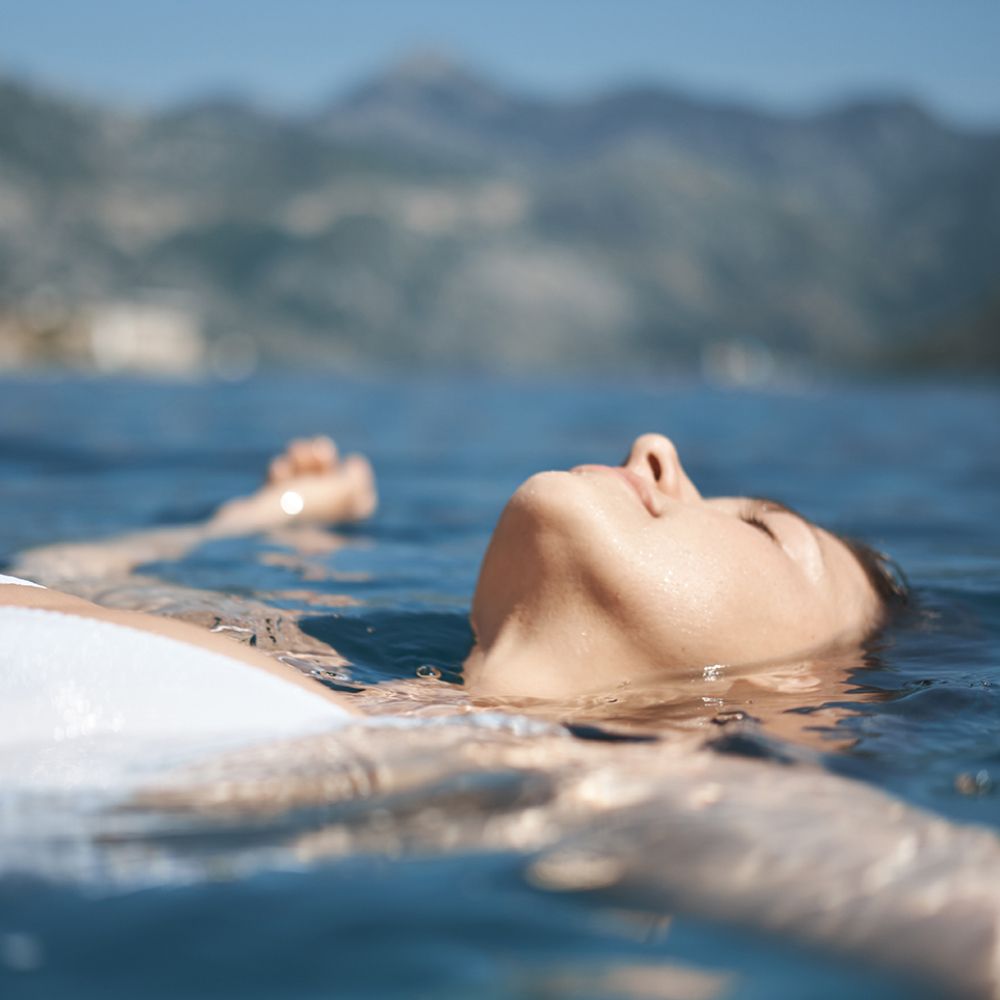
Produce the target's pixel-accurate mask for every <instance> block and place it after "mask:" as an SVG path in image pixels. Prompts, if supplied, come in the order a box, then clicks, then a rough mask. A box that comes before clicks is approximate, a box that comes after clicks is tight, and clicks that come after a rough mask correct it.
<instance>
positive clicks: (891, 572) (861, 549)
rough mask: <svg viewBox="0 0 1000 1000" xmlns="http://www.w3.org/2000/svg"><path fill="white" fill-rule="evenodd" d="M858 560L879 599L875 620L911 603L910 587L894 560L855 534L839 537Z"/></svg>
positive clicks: (881, 620) (901, 609)
mask: <svg viewBox="0 0 1000 1000" xmlns="http://www.w3.org/2000/svg"><path fill="white" fill-rule="evenodd" d="M840 540H841V541H842V542H843V543H844V545H846V546H847V548H848V550H849V551H850V552H851V554H852V555H853V556H854V558H855V559H857V561H858V565H859V566H860V567H861V568H862V570H864V574H865V576H866V577H867V578H868V582H869V584H871V588H872V590H874V591H875V596H876V597H877V598H878V600H879V605H880V608H881V615H880V621H879V624H880V625H882V624H885V623H886V622H887V621H889V620H890V619H891V618H894V617H895V616H896V615H897V614H899V613H900V612H902V611H904V610H906V609H907V608H909V607H911V606H912V604H913V591H912V589H911V588H910V584H909V581H908V580H907V579H906V574H905V573H904V572H903V571H902V570H901V569H900V568H899V565H898V563H896V561H895V560H894V559H893V558H892V557H891V556H887V555H886V554H885V553H884V552H880V551H879V550H878V549H876V548H873V547H872V546H871V545H868V544H867V543H866V542H861V541H858V539H856V538H843V537H842V538H841V539H840Z"/></svg>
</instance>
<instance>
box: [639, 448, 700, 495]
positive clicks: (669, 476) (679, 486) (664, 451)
mask: <svg viewBox="0 0 1000 1000" xmlns="http://www.w3.org/2000/svg"><path fill="white" fill-rule="evenodd" d="M624 465H625V468H626V469H630V470H631V471H632V472H635V473H637V474H638V475H640V476H643V477H644V478H645V479H649V480H651V481H652V483H653V485H655V486H656V488H657V489H658V490H659V491H660V492H661V493H663V494H664V495H665V496H668V497H671V498H672V499H674V500H700V499H701V494H700V493H699V492H698V488H697V487H696V486H695V485H694V483H692V482H691V480H690V479H689V478H688V474H687V473H686V472H685V471H684V466H683V465H681V460H680V457H679V456H678V454H677V448H676V446H675V445H674V443H673V441H671V440H670V438H668V437H664V435H662V434H642V435H640V436H639V437H637V438H636V439H635V441H633V442H632V447H631V449H630V450H629V453H628V458H627V459H625V463H624Z"/></svg>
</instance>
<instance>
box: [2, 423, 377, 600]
mask: <svg viewBox="0 0 1000 1000" xmlns="http://www.w3.org/2000/svg"><path fill="white" fill-rule="evenodd" d="M376 504H377V494H376V491H375V478H374V475H373V473H372V468H371V465H370V464H369V463H368V461H367V459H365V458H363V457H362V456H360V455H348V456H347V457H345V458H343V459H341V458H340V456H339V455H338V453H337V448H336V446H335V445H334V443H333V442H332V441H331V440H330V439H329V438H327V437H317V438H312V439H309V440H297V441H293V442H292V443H291V444H290V445H289V446H288V447H287V448H286V449H285V451H284V452H283V453H282V454H280V455H278V456H277V457H276V458H275V459H274V460H273V461H272V462H271V464H270V467H269V469H268V474H267V479H266V481H265V482H264V484H263V485H262V486H261V488H260V489H258V490H257V491H256V492H255V493H252V494H251V495H249V496H246V497H238V498H236V499H234V500H230V501H228V502H227V503H224V504H223V505H222V506H221V507H219V509H218V510H217V511H216V512H215V513H214V514H213V515H212V516H211V517H209V518H208V520H206V521H203V522H200V523H197V524H190V525H181V526H177V527H169V528H157V529H151V530H146V531H139V532H133V533H130V534H127V535H120V536H117V537H115V538H109V539H106V540H103V541H98V542H86V543H71V544H59V545H49V546H44V547H42V548H37V549H30V550H28V551H27V552H24V553H22V554H21V555H20V556H18V557H17V559H16V560H15V562H14V564H13V565H12V566H11V567H10V572H11V573H12V574H14V575H15V576H21V577H25V578H27V579H29V580H34V581H36V582H38V583H43V584H45V585H46V586H49V587H60V586H64V587H65V586H67V585H68V584H71V583H72V582H73V581H85V580H86V581H93V580H109V579H116V578H118V579H120V578H122V577H126V576H128V575H129V574H130V573H132V571H133V570H134V569H135V568H136V567H137V566H140V565H141V564H143V563H146V562H154V561H157V560H161V559H179V558H181V557H182V556H183V555H184V554H185V553H187V552H189V551H190V550H191V549H193V548H195V547H196V546H198V545H200V544H201V543H203V542H206V541H210V540H212V539H215V538H226V537H232V536H236V535H247V534H252V533H254V532H258V531H266V530H268V529H271V528H276V527H280V526H282V525H285V524H288V523H290V522H296V521H298V522H303V521H306V522H325V523H333V522H345V521H356V520H360V519H362V518H365V517H367V516H369V515H370V514H371V513H372V512H373V511H374V510H375V506H376Z"/></svg>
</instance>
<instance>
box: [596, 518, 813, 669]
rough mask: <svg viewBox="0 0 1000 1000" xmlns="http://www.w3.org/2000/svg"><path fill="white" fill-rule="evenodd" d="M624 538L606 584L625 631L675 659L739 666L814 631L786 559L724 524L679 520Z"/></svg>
mask: <svg viewBox="0 0 1000 1000" xmlns="http://www.w3.org/2000/svg"><path fill="white" fill-rule="evenodd" d="M655 527H656V528H658V529H661V530H659V531H658V532H656V533H647V534H646V535H639V536H629V535H622V534H621V533H619V535H618V536H617V537H616V538H615V544H616V545H618V546H620V549H621V556H622V558H621V559H619V560H617V562H615V561H612V562H611V563H610V564H609V565H610V566H617V568H616V569H614V570H612V569H610V568H609V569H608V571H607V573H606V579H607V581H608V583H609V584H610V586H609V588H608V589H609V593H610V595H611V599H612V600H614V601H615V602H616V603H617V605H618V613H619V615H620V617H621V619H622V621H623V622H624V623H625V626H626V627H628V628H631V629H634V630H635V631H636V633H637V634H642V635H644V636H647V637H648V641H649V643H650V644H651V645H652V646H655V647H656V648H658V649H659V650H660V651H661V653H664V654H669V655H670V657H671V658H672V659H677V660H680V661H683V662H685V663H688V664H690V663H692V662H705V663H708V662H740V661H746V660H748V659H756V658H759V657H763V656H767V655H771V654H772V653H773V652H774V651H775V650H776V648H777V646H779V645H780V646H781V647H784V646H785V643H786V641H788V640H790V641H791V642H792V643H793V644H797V643H798V642H799V641H801V637H799V636H797V635H796V636H793V635H792V634H791V633H793V632H798V631H800V630H802V631H804V632H808V631H809V630H811V628H812V617H813V616H812V611H811V607H810V605H809V603H808V601H807V600H806V597H807V596H808V595H806V594H804V590H803V587H802V581H801V580H799V579H798V578H797V577H796V575H795V573H794V572H793V569H792V567H790V566H789V564H788V563H787V560H786V559H785V557H784V556H783V555H781V554H780V553H777V552H773V551H771V550H770V549H769V548H767V547H766V546H769V545H770V544H771V543H770V542H766V541H765V542H764V544H763V545H762V544H758V543H757V539H756V538H754V537H753V536H750V537H749V538H746V537H743V534H742V532H741V531H739V530H738V529H737V530H734V529H733V528H732V527H731V526H729V525H728V524H726V523H725V522H723V523H721V524H714V523H712V522H711V521H707V522H706V521H704V520H703V519H701V518H697V519H696V518H689V519H685V518H683V516H681V517H679V518H678V519H677V521H676V523H673V524H671V523H669V522H668V523H666V524H658V525H655Z"/></svg>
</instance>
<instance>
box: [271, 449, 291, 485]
mask: <svg viewBox="0 0 1000 1000" xmlns="http://www.w3.org/2000/svg"><path fill="white" fill-rule="evenodd" d="M291 474H292V464H291V462H290V461H289V459H288V456H287V455H277V456H276V457H274V458H272V459H271V464H270V465H269V466H268V467H267V479H268V482H271V483H280V482H282V481H284V480H285V479H288V478H289V477H290V476H291Z"/></svg>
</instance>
